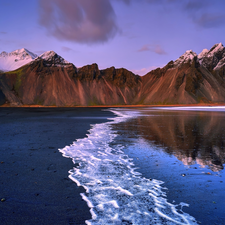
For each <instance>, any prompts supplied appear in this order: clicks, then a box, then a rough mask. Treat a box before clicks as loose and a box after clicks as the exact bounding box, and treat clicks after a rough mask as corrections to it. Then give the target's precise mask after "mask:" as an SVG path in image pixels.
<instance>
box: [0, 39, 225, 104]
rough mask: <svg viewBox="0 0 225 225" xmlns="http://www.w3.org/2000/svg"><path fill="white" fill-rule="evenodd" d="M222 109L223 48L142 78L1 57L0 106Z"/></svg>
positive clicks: (28, 55)
mask: <svg viewBox="0 0 225 225" xmlns="http://www.w3.org/2000/svg"><path fill="white" fill-rule="evenodd" d="M197 103H207V104H208V103H219V104H224V103H225V48H224V46H223V45H222V44H221V43H219V44H215V45H214V46H213V47H212V48H211V49H210V50H207V49H204V50H203V51H202V52H201V53H200V54H199V55H197V54H196V53H195V52H193V51H192V50H189V51H186V52H185V53H184V54H183V55H182V56H180V57H179V58H178V59H177V60H175V61H170V62H169V63H168V64H167V65H166V66H164V67H163V68H157V69H155V70H152V71H150V72H149V73H147V74H146V75H144V76H139V75H135V74H133V73H132V72H131V71H129V70H127V69H124V68H120V69H116V68H115V67H110V68H107V69H104V70H99V68H98V65H97V64H92V65H86V66H83V67H81V68H77V67H76V66H75V65H73V64H72V63H70V62H68V61H66V60H65V59H63V58H62V57H61V56H59V55H58V54H57V53H55V52H54V51H48V52H45V53H43V54H42V55H40V56H37V55H36V54H34V53H32V52H30V51H28V50H27V49H20V50H16V51H14V52H11V53H6V52H2V53H1V54H0V105H3V104H7V105H11V106H22V105H43V106H95V105H102V106H103V105H165V104H167V105H168V104H197Z"/></svg>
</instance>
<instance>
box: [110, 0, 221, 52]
mask: <svg viewBox="0 0 225 225" xmlns="http://www.w3.org/2000/svg"><path fill="white" fill-rule="evenodd" d="M112 1H113V0H112ZM117 1H120V2H123V3H126V4H127V5H130V4H132V2H135V1H136V2H137V0H117ZM143 2H145V3H149V4H150V5H155V4H158V5H160V6H161V7H164V9H166V10H172V9H176V10H181V11H183V12H184V13H186V16H188V17H189V18H190V19H191V21H192V22H193V23H194V24H196V25H198V26H200V27H203V28H213V27H219V26H223V25H224V24H225V14H221V13H219V12H218V13H214V14H212V13H211V11H212V10H211V8H212V7H213V4H214V3H213V2H212V1H211V0H204V1H203V0H182V1H181V0H139V3H140V4H141V3H143ZM217 10H218V9H217ZM140 51H141V49H140ZM143 51H147V48H145V49H143ZM159 52H160V51H159Z"/></svg>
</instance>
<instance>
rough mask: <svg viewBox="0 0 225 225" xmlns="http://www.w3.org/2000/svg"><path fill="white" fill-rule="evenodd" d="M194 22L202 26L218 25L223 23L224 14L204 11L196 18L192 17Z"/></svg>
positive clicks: (211, 26) (224, 19)
mask: <svg viewBox="0 0 225 225" xmlns="http://www.w3.org/2000/svg"><path fill="white" fill-rule="evenodd" d="M194 22H195V23H196V24H197V25H199V26H201V27H204V28H214V27H220V26H224V24H225V15H221V14H219V15H218V14H210V13H204V14H202V15H201V16H200V17H198V18H194Z"/></svg>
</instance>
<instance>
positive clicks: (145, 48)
mask: <svg viewBox="0 0 225 225" xmlns="http://www.w3.org/2000/svg"><path fill="white" fill-rule="evenodd" d="M145 51H150V48H149V45H143V46H142V47H141V48H140V49H139V50H138V52H145Z"/></svg>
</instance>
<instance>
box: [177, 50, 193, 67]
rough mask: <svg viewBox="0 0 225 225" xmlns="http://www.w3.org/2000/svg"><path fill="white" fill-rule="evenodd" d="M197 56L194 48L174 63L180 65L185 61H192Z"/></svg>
mask: <svg viewBox="0 0 225 225" xmlns="http://www.w3.org/2000/svg"><path fill="white" fill-rule="evenodd" d="M195 57H197V54H196V53H195V52H193V51H192V50H188V51H186V52H185V53H184V54H183V55H181V56H180V57H179V58H178V59H177V60H176V61H175V62H174V65H175V66H179V65H181V64H183V63H187V62H189V61H192V60H193V59H194V58H195Z"/></svg>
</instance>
